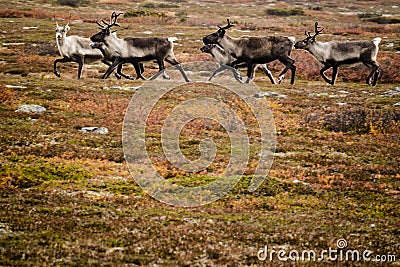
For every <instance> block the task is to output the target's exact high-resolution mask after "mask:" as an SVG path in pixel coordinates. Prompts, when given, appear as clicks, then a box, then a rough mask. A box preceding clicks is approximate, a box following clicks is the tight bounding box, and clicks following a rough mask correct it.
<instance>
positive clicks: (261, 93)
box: [254, 92, 287, 98]
mask: <svg viewBox="0 0 400 267" xmlns="http://www.w3.org/2000/svg"><path fill="white" fill-rule="evenodd" d="M264 96H267V97H276V98H286V97H287V96H286V95H282V94H279V93H276V92H260V93H257V94H255V95H254V97H256V98H263V97H264Z"/></svg>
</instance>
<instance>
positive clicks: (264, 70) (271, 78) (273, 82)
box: [258, 64, 276, 84]
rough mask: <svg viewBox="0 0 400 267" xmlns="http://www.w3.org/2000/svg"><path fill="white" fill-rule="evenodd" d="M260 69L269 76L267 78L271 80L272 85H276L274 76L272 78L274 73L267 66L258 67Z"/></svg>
mask: <svg viewBox="0 0 400 267" xmlns="http://www.w3.org/2000/svg"><path fill="white" fill-rule="evenodd" d="M258 69H259V70H261V71H262V72H264V73H265V75H267V77H268V78H269V80H270V81H271V83H272V84H276V82H275V79H274V76H272V73H271V71H270V70H269V69H268V67H267V64H263V65H258Z"/></svg>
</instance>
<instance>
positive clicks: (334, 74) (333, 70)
mask: <svg viewBox="0 0 400 267" xmlns="http://www.w3.org/2000/svg"><path fill="white" fill-rule="evenodd" d="M338 68H339V67H338V66H336V65H333V66H332V83H331V84H332V85H335V81H336V78H337V76H338Z"/></svg>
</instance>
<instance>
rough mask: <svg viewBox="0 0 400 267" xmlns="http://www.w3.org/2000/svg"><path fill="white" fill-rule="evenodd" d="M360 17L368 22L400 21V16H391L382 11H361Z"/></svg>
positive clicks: (388, 22)
mask: <svg viewBox="0 0 400 267" xmlns="http://www.w3.org/2000/svg"><path fill="white" fill-rule="evenodd" d="M358 17H359V18H360V19H361V20H362V21H367V22H375V23H378V24H397V23H400V18H398V17H391V16H387V17H386V16H382V14H380V13H376V12H373V13H361V14H358Z"/></svg>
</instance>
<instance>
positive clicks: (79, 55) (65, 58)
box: [54, 15, 131, 79]
mask: <svg viewBox="0 0 400 267" xmlns="http://www.w3.org/2000/svg"><path fill="white" fill-rule="evenodd" d="M54 20H55V21H56V42H57V47H58V51H59V53H60V55H61V56H62V58H58V59H56V60H55V61H54V74H55V75H56V76H57V77H60V76H61V74H60V73H59V72H58V71H57V63H59V62H76V63H78V79H80V78H81V74H82V68H83V63H94V62H96V61H100V60H101V61H102V62H103V63H104V64H106V65H108V66H110V65H111V63H112V61H111V58H107V57H104V56H103V53H102V52H101V51H100V50H97V49H96V50H94V49H92V47H91V46H90V43H91V41H90V39H89V38H84V37H80V36H74V35H72V36H67V33H68V31H69V30H70V27H69V24H70V22H71V15H70V16H69V19H68V22H67V25H65V26H60V25H58V22H57V20H56V18H54ZM121 67H122V66H121ZM116 76H117V78H118V79H120V78H121V76H123V77H125V78H128V79H129V78H130V79H131V77H130V76H129V75H124V74H122V73H121V68H118V71H117V74H116Z"/></svg>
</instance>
